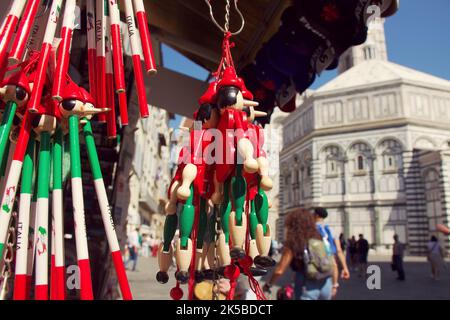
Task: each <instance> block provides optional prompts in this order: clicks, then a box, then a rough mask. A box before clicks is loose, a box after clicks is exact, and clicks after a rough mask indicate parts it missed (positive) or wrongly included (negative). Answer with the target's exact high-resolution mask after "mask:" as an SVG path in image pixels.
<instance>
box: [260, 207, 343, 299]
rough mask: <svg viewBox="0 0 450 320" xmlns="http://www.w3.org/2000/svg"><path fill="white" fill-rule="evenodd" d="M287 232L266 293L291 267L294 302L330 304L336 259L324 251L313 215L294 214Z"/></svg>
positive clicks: (286, 225) (297, 212)
mask: <svg viewBox="0 0 450 320" xmlns="http://www.w3.org/2000/svg"><path fill="white" fill-rule="evenodd" d="M285 232H286V237H285V239H286V241H285V243H284V247H283V253H282V256H281V259H280V262H279V263H278V265H277V266H276V267H275V270H274V273H273V274H272V277H271V278H270V280H269V281H268V282H267V283H266V284H265V285H264V290H265V291H269V290H270V288H271V287H272V285H273V284H275V282H276V281H277V280H278V279H279V278H280V277H281V276H282V275H283V273H284V272H285V271H286V269H287V268H288V267H289V266H291V268H292V269H293V270H294V271H295V299H297V300H330V299H331V298H332V289H333V285H332V279H331V275H332V272H333V267H334V265H333V264H334V258H333V256H330V255H329V253H328V252H327V250H326V248H325V244H324V242H323V240H322V236H321V235H320V233H319V231H318V230H317V228H316V223H315V220H314V217H313V215H312V214H311V213H310V212H309V211H307V210H303V209H299V210H297V211H294V212H292V213H291V214H289V215H288V216H287V218H286V220H285ZM336 289H337V286H336Z"/></svg>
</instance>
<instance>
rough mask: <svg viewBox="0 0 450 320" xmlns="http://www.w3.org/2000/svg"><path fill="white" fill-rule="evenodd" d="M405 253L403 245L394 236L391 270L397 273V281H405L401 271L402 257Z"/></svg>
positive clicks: (403, 273) (402, 270)
mask: <svg viewBox="0 0 450 320" xmlns="http://www.w3.org/2000/svg"><path fill="white" fill-rule="evenodd" d="M404 252H405V244H404V243H402V242H401V241H400V240H399V239H398V235H394V246H393V247H392V269H393V271H397V274H398V277H397V280H400V281H405V271H404V269H403V256H404Z"/></svg>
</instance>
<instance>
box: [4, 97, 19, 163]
mask: <svg viewBox="0 0 450 320" xmlns="http://www.w3.org/2000/svg"><path fill="white" fill-rule="evenodd" d="M16 110H17V103H15V102H14V101H8V102H7V103H6V106H5V110H3V117H2V122H1V124H0V160H1V159H3V157H4V156H7V155H8V153H7V152H5V151H6V146H7V144H8V143H9V134H10V132H11V127H12V123H13V119H14V115H15V114H16Z"/></svg>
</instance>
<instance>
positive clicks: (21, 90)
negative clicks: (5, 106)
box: [0, 70, 31, 109]
mask: <svg viewBox="0 0 450 320" xmlns="http://www.w3.org/2000/svg"><path fill="white" fill-rule="evenodd" d="M30 95H31V88H30V83H29V81H28V78H27V76H26V75H25V73H24V72H23V71H21V70H19V71H16V72H14V73H13V74H11V75H10V76H9V77H7V78H6V79H5V80H4V81H3V86H2V88H0V97H1V99H2V100H3V101H4V102H5V103H6V102H8V101H13V102H15V103H16V104H17V107H18V108H19V109H21V108H23V107H25V106H26V104H27V102H28V99H29V97H30Z"/></svg>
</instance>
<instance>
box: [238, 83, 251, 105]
mask: <svg viewBox="0 0 450 320" xmlns="http://www.w3.org/2000/svg"><path fill="white" fill-rule="evenodd" d="M238 82H239V83H240V88H241V93H242V96H243V97H244V99H246V100H253V93H251V92H250V91H249V90H248V89H247V87H246V86H245V83H244V80H243V79H242V78H238Z"/></svg>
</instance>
